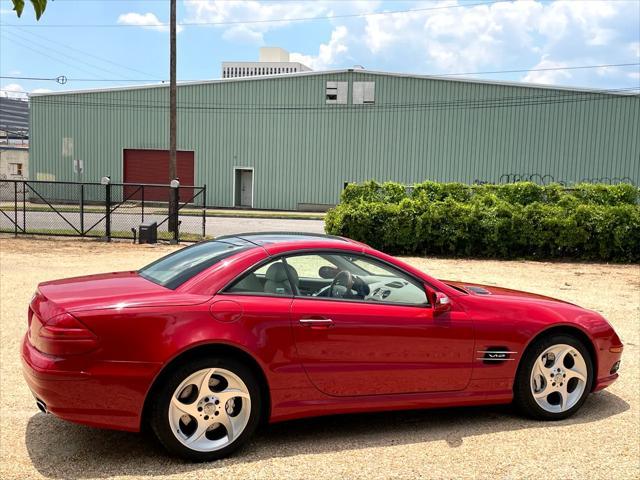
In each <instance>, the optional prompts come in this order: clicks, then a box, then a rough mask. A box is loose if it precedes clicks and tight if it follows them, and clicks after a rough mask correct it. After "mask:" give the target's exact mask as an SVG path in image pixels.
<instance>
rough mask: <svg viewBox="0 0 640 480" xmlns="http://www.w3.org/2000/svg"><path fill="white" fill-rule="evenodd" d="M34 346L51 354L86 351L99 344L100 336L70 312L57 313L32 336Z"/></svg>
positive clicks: (69, 353)
mask: <svg viewBox="0 0 640 480" xmlns="http://www.w3.org/2000/svg"><path fill="white" fill-rule="evenodd" d="M31 342H32V343H33V346H34V347H36V348H37V349H38V350H40V351H41V352H42V353H48V354H50V355H75V354H78V353H86V352H89V351H91V350H93V349H95V348H96V347H97V346H98V337H96V336H95V334H94V333H93V332H92V331H91V330H89V329H88V328H87V327H86V326H85V325H84V324H83V323H82V322H80V320H78V319H77V318H75V317H74V316H73V315H71V314H69V313H63V314H61V315H56V316H55V317H53V318H51V319H49V320H48V321H46V322H45V323H44V325H42V327H41V328H40V330H39V331H38V333H37V335H35V338H34V335H32V336H31Z"/></svg>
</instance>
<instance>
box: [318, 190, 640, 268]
mask: <svg viewBox="0 0 640 480" xmlns="http://www.w3.org/2000/svg"><path fill="white" fill-rule="evenodd" d="M638 199H639V196H638V189H637V188H636V187H633V186H630V185H616V186H608V185H586V184H583V185H579V186H577V187H576V188H575V189H572V190H565V189H564V188H563V187H561V186H560V185H548V186H544V187H542V186H538V185H534V184H532V183H524V182H523V183H520V184H512V185H482V186H477V185H474V186H467V185H463V184H460V183H443V184H440V183H436V182H423V183H420V184H417V185H415V186H414V188H413V190H412V191H410V193H407V189H406V188H405V187H404V186H403V185H400V184H397V183H392V182H388V183H384V184H379V183H376V182H366V183H365V184H362V185H349V186H348V187H347V189H345V192H344V193H343V197H342V203H341V204H339V205H338V206H336V207H335V208H333V209H331V210H330V211H329V212H328V213H327V216H326V220H325V229H326V231H327V233H330V234H334V235H342V236H346V237H349V238H353V239H354V240H358V241H362V242H365V243H368V244H369V245H371V246H372V247H374V248H378V249H381V250H385V251H388V252H390V253H400V254H413V253H418V254H430V255H453V256H459V255H464V256H476V257H492V258H519V257H526V258H576V259H588V260H605V261H623V262H637V261H639V260H640V207H639V206H638Z"/></svg>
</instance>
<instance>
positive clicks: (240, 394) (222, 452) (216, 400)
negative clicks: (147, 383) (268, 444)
mask: <svg viewBox="0 0 640 480" xmlns="http://www.w3.org/2000/svg"><path fill="white" fill-rule="evenodd" d="M260 410H261V399H260V388H259V384H258V382H257V381H256V379H255V376H254V374H253V372H252V371H251V369H249V368H247V367H246V366H245V365H243V364H242V363H240V362H236V361H234V360H232V359H221V358H218V359H202V360H199V361H196V362H192V363H190V364H189V365H185V366H182V367H180V368H178V369H176V370H175V371H174V372H172V373H171V374H170V375H168V377H167V378H166V379H165V382H164V384H163V385H161V386H160V388H159V390H158V395H157V400H156V402H155V404H154V405H153V408H152V412H151V426H152V428H153V430H154V432H155V434H156V436H157V437H158V439H159V440H160V442H161V443H162V444H163V445H164V446H165V447H166V448H167V450H169V452H171V453H173V454H175V455H178V456H181V457H183V458H186V459H189V460H195V461H210V460H217V459H219V458H223V457H226V456H227V455H229V454H230V453H232V452H233V451H234V450H236V449H237V448H239V447H240V446H241V445H242V444H243V443H245V442H246V441H247V439H248V438H249V437H250V436H251V434H252V433H253V432H254V431H255V429H256V427H257V425H258V422H259V417H260Z"/></svg>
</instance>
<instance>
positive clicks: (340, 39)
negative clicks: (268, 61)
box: [290, 25, 349, 70]
mask: <svg viewBox="0 0 640 480" xmlns="http://www.w3.org/2000/svg"><path fill="white" fill-rule="evenodd" d="M348 34H349V31H348V30H347V27H345V26H344V25H339V26H338V27H336V28H335V29H334V30H333V32H331V39H330V40H329V42H328V43H323V44H321V45H320V48H319V49H318V55H316V56H313V55H303V54H301V53H291V56H290V59H291V61H292V62H300V63H303V64H304V65H306V66H308V67H311V68H312V69H313V70H326V69H328V68H331V67H332V66H335V64H336V63H337V61H338V59H339V57H340V56H342V55H344V54H345V53H346V52H347V51H348V49H349V47H347V45H346V43H345V42H346V39H347V37H348Z"/></svg>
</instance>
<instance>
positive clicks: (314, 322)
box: [300, 318, 333, 327]
mask: <svg viewBox="0 0 640 480" xmlns="http://www.w3.org/2000/svg"><path fill="white" fill-rule="evenodd" d="M300 323H301V324H302V325H307V326H310V327H330V326H331V325H333V320H331V319H330V318H301V319H300Z"/></svg>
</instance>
